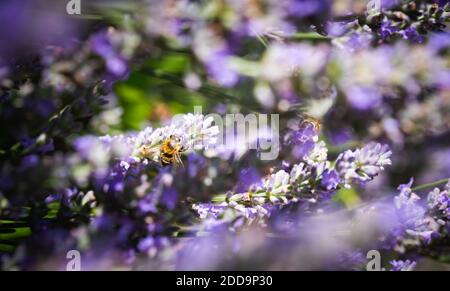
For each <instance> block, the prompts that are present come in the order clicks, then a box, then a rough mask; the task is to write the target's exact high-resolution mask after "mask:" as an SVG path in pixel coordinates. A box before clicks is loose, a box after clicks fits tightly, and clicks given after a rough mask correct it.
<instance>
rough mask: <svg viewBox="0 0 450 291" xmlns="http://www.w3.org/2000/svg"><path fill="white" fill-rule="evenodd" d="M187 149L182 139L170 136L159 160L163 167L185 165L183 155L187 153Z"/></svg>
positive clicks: (162, 146)
mask: <svg viewBox="0 0 450 291" xmlns="http://www.w3.org/2000/svg"><path fill="white" fill-rule="evenodd" d="M186 150H187V147H186V146H185V145H183V142H182V139H181V138H180V137H179V136H176V135H170V136H169V137H168V138H166V139H165V140H164V141H163V143H162V145H161V149H160V154H159V159H160V161H161V164H162V165H163V166H168V165H172V164H175V165H183V161H182V160H181V153H183V152H185V151H186Z"/></svg>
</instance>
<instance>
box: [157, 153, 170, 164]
mask: <svg viewBox="0 0 450 291" xmlns="http://www.w3.org/2000/svg"><path fill="white" fill-rule="evenodd" d="M159 159H160V161H161V165H163V166H168V165H170V164H171V162H170V159H169V158H168V157H166V156H164V155H161V156H160V157H159Z"/></svg>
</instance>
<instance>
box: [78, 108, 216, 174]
mask: <svg viewBox="0 0 450 291" xmlns="http://www.w3.org/2000/svg"><path fill="white" fill-rule="evenodd" d="M218 134H219V128H218V126H214V125H213V119H212V117H211V118H205V117H204V116H203V115H199V114H195V115H194V114H186V115H183V116H181V118H175V119H174V120H173V121H172V123H171V124H170V125H168V126H165V127H161V128H156V129H153V128H151V127H147V128H145V129H144V130H142V131H140V132H138V133H137V134H130V135H117V136H109V135H107V136H103V137H99V138H97V137H93V136H92V137H90V136H87V137H81V138H79V139H77V140H76V141H75V148H76V149H77V151H78V153H79V154H80V155H81V157H82V158H84V159H85V160H87V161H89V162H91V163H92V164H94V165H95V166H96V167H97V168H106V167H107V166H108V164H109V162H110V161H111V160H121V161H127V162H130V161H132V162H143V163H147V162H148V160H152V161H155V162H158V161H159V155H160V147H161V144H162V142H163V141H164V140H165V139H166V138H168V137H170V136H171V135H176V136H178V137H179V138H180V140H181V142H182V143H183V145H184V146H185V147H186V148H187V149H188V150H202V149H206V148H208V147H212V146H213V145H215V143H216V142H217V135H218Z"/></svg>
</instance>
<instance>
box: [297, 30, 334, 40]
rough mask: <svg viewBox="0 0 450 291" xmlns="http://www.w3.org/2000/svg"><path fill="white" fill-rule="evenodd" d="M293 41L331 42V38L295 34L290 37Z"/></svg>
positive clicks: (300, 33)
mask: <svg viewBox="0 0 450 291" xmlns="http://www.w3.org/2000/svg"><path fill="white" fill-rule="evenodd" d="M291 39H293V40H320V41H331V40H332V38H331V37H329V36H324V35H321V34H318V33H314V32H297V33H295V34H294V35H293V36H291Z"/></svg>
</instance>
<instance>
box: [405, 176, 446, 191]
mask: <svg viewBox="0 0 450 291" xmlns="http://www.w3.org/2000/svg"><path fill="white" fill-rule="evenodd" d="M449 179H450V178H445V179H442V180H438V181H435V182H431V183H427V184H423V185H419V186H416V187H414V188H412V189H411V190H412V191H420V190H423V189H427V188H431V187H435V186H439V185H441V184H444V183H446V182H448V180H449Z"/></svg>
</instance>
